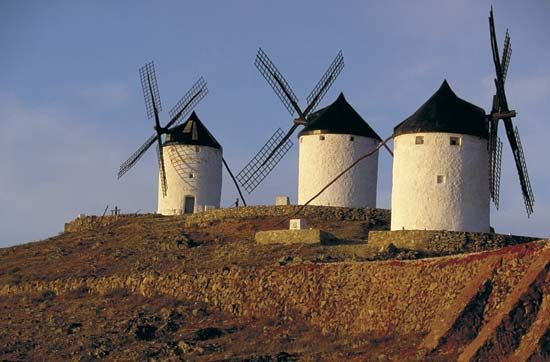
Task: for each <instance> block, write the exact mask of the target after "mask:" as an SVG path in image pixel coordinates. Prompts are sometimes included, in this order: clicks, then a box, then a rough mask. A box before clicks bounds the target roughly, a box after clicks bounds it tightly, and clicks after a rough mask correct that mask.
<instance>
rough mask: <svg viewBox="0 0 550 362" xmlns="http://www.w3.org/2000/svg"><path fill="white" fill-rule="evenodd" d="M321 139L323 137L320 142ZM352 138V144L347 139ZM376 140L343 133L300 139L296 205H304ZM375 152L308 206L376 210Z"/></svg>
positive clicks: (376, 168) (308, 136)
mask: <svg viewBox="0 0 550 362" xmlns="http://www.w3.org/2000/svg"><path fill="white" fill-rule="evenodd" d="M320 137H324V140H321V139H320ZM350 137H353V141H351V140H350ZM377 144H378V140H375V139H372V138H366V137H361V136H352V135H346V134H314V135H304V136H301V137H300V139H299V147H300V151H299V153H300V155H299V169H298V204H300V205H303V204H304V203H306V202H307V201H308V200H309V199H310V198H311V197H313V196H314V195H315V194H317V193H318V192H319V191H321V189H322V188H323V187H325V186H326V185H327V184H328V183H329V182H330V181H332V180H333V179H334V178H335V177H336V176H337V175H338V174H339V173H340V172H342V171H343V170H344V169H345V168H347V167H348V166H350V165H351V164H352V163H353V162H355V161H356V160H357V159H358V158H359V157H361V156H363V155H365V154H366V153H367V152H369V151H370V150H372V149H374V148H375V147H376V146H377ZM377 178H378V151H376V153H374V154H373V155H372V156H370V157H368V158H366V159H364V160H362V161H361V162H359V164H357V165H356V166H355V167H354V168H352V169H351V170H349V171H348V172H347V173H345V174H344V175H343V176H342V177H341V178H340V179H338V181H336V182H335V183H334V184H332V185H331V186H330V187H329V188H328V189H327V190H325V191H324V192H323V193H322V194H321V195H320V196H319V197H318V198H316V199H315V200H314V201H313V202H311V204H310V205H323V206H343V207H376V182H377Z"/></svg>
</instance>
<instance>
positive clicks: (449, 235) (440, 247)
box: [368, 230, 540, 255]
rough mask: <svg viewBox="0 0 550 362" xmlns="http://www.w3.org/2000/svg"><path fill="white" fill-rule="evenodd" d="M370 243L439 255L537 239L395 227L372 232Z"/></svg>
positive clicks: (474, 250)
mask: <svg viewBox="0 0 550 362" xmlns="http://www.w3.org/2000/svg"><path fill="white" fill-rule="evenodd" d="M368 239H369V241H368V243H369V245H372V246H375V247H378V248H383V247H388V246H389V245H390V244H393V245H394V246H395V247H397V248H399V249H408V250H418V251H422V252H426V253H435V254H438V255H448V254H457V253H464V252H477V251H483V250H488V249H494V248H500V247H504V246H510V245H517V244H522V243H527V242H530V241H534V240H538V239H540V238H532V237H527V236H516V235H503V234H494V233H469V232H457V231H427V230H396V231H370V232H369V238H368Z"/></svg>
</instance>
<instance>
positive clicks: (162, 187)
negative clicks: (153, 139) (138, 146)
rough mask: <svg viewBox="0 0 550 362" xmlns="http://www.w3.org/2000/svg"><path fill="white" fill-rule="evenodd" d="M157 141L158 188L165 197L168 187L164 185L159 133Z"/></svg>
mask: <svg viewBox="0 0 550 362" xmlns="http://www.w3.org/2000/svg"><path fill="white" fill-rule="evenodd" d="M157 140H158V141H157V160H158V163H159V174H160V186H161V189H162V195H163V196H166V190H167V189H168V185H167V184H166V169H165V168H164V155H163V154H162V140H161V134H160V133H159V134H158V137H157Z"/></svg>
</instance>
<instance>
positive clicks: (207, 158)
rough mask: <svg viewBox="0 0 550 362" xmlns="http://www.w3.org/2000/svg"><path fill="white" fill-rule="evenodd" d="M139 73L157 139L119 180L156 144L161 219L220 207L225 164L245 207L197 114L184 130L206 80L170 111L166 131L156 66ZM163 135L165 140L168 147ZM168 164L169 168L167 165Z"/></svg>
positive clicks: (147, 143) (132, 158)
mask: <svg viewBox="0 0 550 362" xmlns="http://www.w3.org/2000/svg"><path fill="white" fill-rule="evenodd" d="M139 73H140V77H141V85H142V88H143V95H144V98H145V108H146V110H147V116H148V118H153V117H154V119H155V127H154V128H155V131H156V133H155V134H153V135H152V136H151V137H149V139H148V140H147V141H145V143H144V144H143V145H142V146H141V147H140V148H139V149H138V150H137V151H136V152H134V154H133V155H132V156H130V158H129V159H128V160H126V162H124V163H123V164H122V165H121V166H120V169H119V172H118V178H120V177H122V176H123V175H124V174H125V173H126V172H128V171H129V170H130V169H131V168H132V167H133V166H134V165H135V164H136V162H137V161H138V160H139V159H140V158H141V157H142V156H143V155H144V154H145V152H146V151H147V150H148V149H149V148H150V147H151V146H152V145H153V144H154V143H155V142H156V143H157V159H158V165H159V183H158V185H159V186H158V209H157V211H158V213H160V214H163V215H174V214H181V213H193V212H197V211H204V210H206V209H208V208H217V207H220V196H221V187H222V163H223V165H224V166H225V167H226V169H227V171H228V172H229V175H230V176H231V178H232V179H233V182H234V183H235V186H236V188H237V191H238V192H239V195H240V196H241V199H242V201H243V204H244V205H245V206H246V201H245V200H244V198H243V196H242V194H241V191H240V189H239V186H238V185H237V182H236V180H235V178H234V177H233V174H232V172H231V170H230V169H229V166H228V165H227V163H226V161H225V160H224V159H223V154H222V147H221V146H220V144H219V143H218V141H216V139H215V138H214V136H212V134H211V133H210V132H209V131H208V129H207V128H206V127H205V126H204V124H203V123H202V122H201V121H200V120H199V118H198V116H197V114H196V113H195V112H193V113H192V114H191V116H190V117H189V119H188V120H187V121H186V122H185V123H183V124H181V122H182V121H183V120H184V119H185V118H184V117H185V115H187V114H188V113H189V112H191V110H192V109H193V108H194V107H195V106H196V105H197V103H198V102H199V101H200V100H201V99H202V98H204V96H205V95H206V94H207V93H208V90H207V88H206V82H205V81H204V80H203V79H202V77H201V78H200V79H199V80H198V81H197V82H196V83H195V84H194V85H193V87H191V89H190V90H189V91H188V92H187V93H186V94H185V95H184V96H183V98H181V100H180V101H179V102H178V103H176V105H175V106H174V108H172V110H170V112H169V115H170V120H169V121H168V123H167V124H166V126H164V127H162V126H161V125H160V119H159V112H160V111H161V109H162V107H161V103H160V96H159V90H158V85H157V80H156V74H155V67H154V64H153V62H151V63H147V64H145V65H144V66H143V67H142V68H140V70H139ZM180 124H181V125H180ZM163 134H164V135H166V140H165V141H164V142H163V140H162V135H163ZM165 159H168V160H169V163H165V161H164V160H165Z"/></svg>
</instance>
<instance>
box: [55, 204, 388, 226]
mask: <svg viewBox="0 0 550 362" xmlns="http://www.w3.org/2000/svg"><path fill="white" fill-rule="evenodd" d="M300 209H301V206H299V205H284V206H246V207H233V208H225V209H214V210H208V211H204V212H199V213H196V214H190V215H177V216H160V215H154V214H149V215H119V216H104V217H101V216H84V217H80V218H77V219H75V220H73V221H71V222H68V223H66V224H65V232H76V231H83V230H93V229H94V228H97V227H103V226H107V225H110V224H112V223H113V222H115V221H116V220H119V219H120V218H129V217H172V218H180V219H181V220H185V223H186V225H197V224H203V223H211V222H219V221H235V220H242V219H254V218H262V217H281V218H284V217H290V216H291V215H293V214H295V213H296V212H298V211H299V210H300ZM296 217H306V218H315V219H318V220H348V221H368V222H370V223H372V224H373V225H377V226H378V227H379V228H380V229H389V223H390V211H389V210H385V209H372V208H361V209H353V208H347V207H330V206H306V207H305V208H304V209H303V210H302V211H301V212H300V213H299V214H297V215H296Z"/></svg>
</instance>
